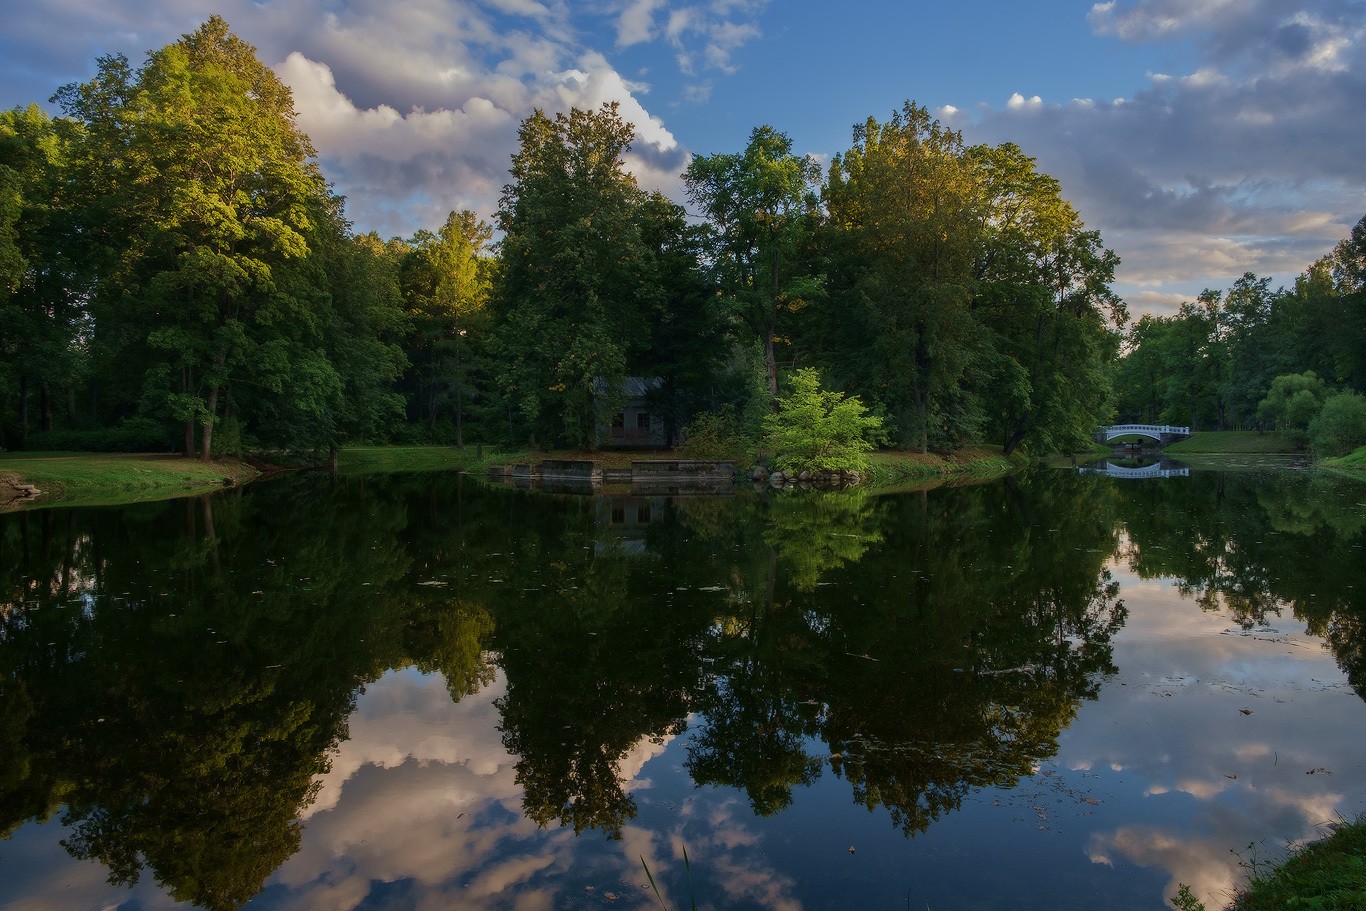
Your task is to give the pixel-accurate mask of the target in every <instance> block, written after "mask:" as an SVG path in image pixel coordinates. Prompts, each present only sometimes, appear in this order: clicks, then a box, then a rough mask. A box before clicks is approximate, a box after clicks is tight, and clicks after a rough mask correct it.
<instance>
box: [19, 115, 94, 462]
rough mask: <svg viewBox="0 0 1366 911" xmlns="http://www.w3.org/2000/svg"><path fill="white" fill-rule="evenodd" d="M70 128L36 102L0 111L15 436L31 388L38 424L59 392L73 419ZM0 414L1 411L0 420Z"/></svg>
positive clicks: (75, 317) (74, 251) (78, 317)
mask: <svg viewBox="0 0 1366 911" xmlns="http://www.w3.org/2000/svg"><path fill="white" fill-rule="evenodd" d="M73 132H74V129H73V125H72V124H70V123H67V122H62V121H54V120H52V119H50V118H49V117H48V116H47V115H46V114H45V113H43V112H42V110H40V109H39V108H38V106H37V105H30V106H29V107H27V108H25V109H18V108H16V109H14V110H10V111H3V112H0V324H2V325H4V327H5V332H4V338H3V340H0V390H3V391H5V392H7V393H8V394H7V395H5V397H4V399H3V400H0V401H5V402H6V403H7V402H9V401H15V400H17V406H18V407H17V414H16V418H17V421H16V423H17V430H18V437H19V439H20V440H21V441H22V440H23V438H24V437H25V435H26V434H27V431H28V429H29V428H28V425H29V412H28V409H29V398H30V394H31V390H32V389H34V388H36V389H37V392H38V396H39V407H38V412H39V414H38V417H39V422H38V426H39V429H41V430H51V429H52V427H53V416H54V411H55V410H56V409H55V403H56V399H57V396H58V395H59V394H60V393H61V392H65V393H66V401H67V405H68V408H67V411H68V419H70V418H71V417H72V414H71V412H72V411H73V410H74V393H75V384H76V382H77V381H78V380H79V378H80V377H81V375H82V374H83V373H84V370H85V358H84V352H83V351H82V350H81V347H80V345H79V343H78V341H77V336H78V334H79V333H80V330H81V328H82V327H83V324H84V322H85V318H86V313H85V309H84V306H83V301H82V299H83V292H84V287H83V278H84V276H83V275H82V272H83V269H82V267H81V266H80V265H79V264H80V262H81V259H82V253H81V250H80V249H78V248H77V246H76V245H75V243H73V240H74V238H73V235H72V231H71V230H70V225H69V217H68V210H67V208H66V199H65V197H66V196H67V195H68V191H67V186H68V183H69V177H70V175H69V165H70V161H69V156H70V145H71V141H72V134H73ZM11 396H14V398H13V399H12V398H11ZM3 418H4V411H3V410H0V428H3V423H4V420H3ZM3 439H4V433H3V429H0V441H3Z"/></svg>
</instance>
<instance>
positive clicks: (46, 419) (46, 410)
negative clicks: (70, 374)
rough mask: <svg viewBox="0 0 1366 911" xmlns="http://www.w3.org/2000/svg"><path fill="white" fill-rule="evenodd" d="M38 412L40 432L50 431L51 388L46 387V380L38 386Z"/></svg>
mask: <svg viewBox="0 0 1366 911" xmlns="http://www.w3.org/2000/svg"><path fill="white" fill-rule="evenodd" d="M38 412H39V420H40V421H41V423H40V424H39V429H40V430H51V429H52V388H51V387H50V386H48V384H47V380H43V381H42V382H41V383H39V384H38Z"/></svg>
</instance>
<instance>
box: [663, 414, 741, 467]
mask: <svg viewBox="0 0 1366 911" xmlns="http://www.w3.org/2000/svg"><path fill="white" fill-rule="evenodd" d="M753 444H754V441H753V440H752V439H751V438H749V437H748V436H747V435H746V434H745V433H744V431H743V430H742V429H741V427H740V419H739V418H738V417H737V416H736V414H735V409H734V407H732V406H730V405H727V406H725V407H724V408H722V409H721V410H720V411H714V412H711V411H708V412H703V413H702V414H699V415H698V416H697V417H695V418H694V419H693V421H692V423H691V424H689V425H688V428H687V431H686V433H685V434H684V437H683V442H682V444H681V445H680V446H679V447H678V450H679V452H681V453H682V454H683V455H685V456H687V457H688V458H690V459H734V458H737V457H743V456H744V454H745V453H746V452H747V451H748V450H750V449H752V448H753Z"/></svg>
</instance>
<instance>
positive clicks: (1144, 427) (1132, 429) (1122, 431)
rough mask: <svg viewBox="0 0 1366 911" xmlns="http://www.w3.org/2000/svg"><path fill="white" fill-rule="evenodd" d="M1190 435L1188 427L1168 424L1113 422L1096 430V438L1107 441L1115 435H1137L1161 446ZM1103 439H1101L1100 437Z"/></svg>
mask: <svg viewBox="0 0 1366 911" xmlns="http://www.w3.org/2000/svg"><path fill="white" fill-rule="evenodd" d="M1190 435H1191V429H1190V428H1189V427H1173V426H1172V425H1170V424H1113V425H1111V426H1109V427H1102V428H1100V430H1099V431H1097V432H1096V439H1097V440H1098V441H1101V442H1105V443H1108V442H1110V441H1111V440H1113V439H1115V438H1116V437H1126V436H1139V437H1147V438H1148V439H1150V440H1155V441H1156V442H1158V443H1160V444H1161V445H1163V446H1166V445H1167V444H1168V443H1175V442H1176V441H1177V440H1184V439H1185V438H1186V437H1188V436H1190ZM1102 436H1103V437H1104V440H1101V437H1102Z"/></svg>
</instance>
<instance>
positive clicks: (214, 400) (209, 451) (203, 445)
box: [199, 385, 218, 462]
mask: <svg viewBox="0 0 1366 911" xmlns="http://www.w3.org/2000/svg"><path fill="white" fill-rule="evenodd" d="M205 406H206V412H207V413H206V414H205V415H204V431H203V433H202V434H201V436H200V439H199V450H200V451H199V461H201V462H207V461H209V460H210V459H212V458H213V422H214V419H215V417H216V415H217V412H218V386H217V385H214V386H210V387H209V398H208V400H207V401H206V402H205Z"/></svg>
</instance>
